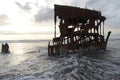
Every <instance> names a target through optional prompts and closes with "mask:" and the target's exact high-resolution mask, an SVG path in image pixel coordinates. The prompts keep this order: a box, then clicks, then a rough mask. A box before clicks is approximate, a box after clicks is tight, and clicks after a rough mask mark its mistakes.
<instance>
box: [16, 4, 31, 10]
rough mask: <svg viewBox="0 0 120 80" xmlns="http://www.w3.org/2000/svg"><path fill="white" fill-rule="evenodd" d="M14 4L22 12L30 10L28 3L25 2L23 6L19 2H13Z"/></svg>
mask: <svg viewBox="0 0 120 80" xmlns="http://www.w3.org/2000/svg"><path fill="white" fill-rule="evenodd" d="M15 4H16V5H17V6H18V7H19V8H20V9H21V10H23V11H26V12H29V11H30V10H31V7H30V4H31V3H30V2H26V3H25V4H24V5H22V4H21V3H19V2H15Z"/></svg>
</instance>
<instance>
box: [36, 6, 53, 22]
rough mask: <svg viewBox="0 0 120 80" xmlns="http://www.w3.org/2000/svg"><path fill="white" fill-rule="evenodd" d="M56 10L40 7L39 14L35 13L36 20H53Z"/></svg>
mask: <svg viewBox="0 0 120 80" xmlns="http://www.w3.org/2000/svg"><path fill="white" fill-rule="evenodd" d="M53 12H54V10H53V9H51V8H49V7H45V8H43V9H40V10H39V11H38V13H37V14H35V15H34V18H35V21H36V22H43V21H50V20H53V19H54V18H53V15H54V13H53Z"/></svg>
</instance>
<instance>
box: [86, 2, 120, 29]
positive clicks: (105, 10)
mask: <svg viewBox="0 0 120 80" xmlns="http://www.w3.org/2000/svg"><path fill="white" fill-rule="evenodd" d="M86 5H87V6H88V7H89V8H95V9H96V10H100V11H101V12H102V14H103V15H104V16H105V17H106V18H107V20H106V21H107V22H106V24H107V26H109V27H110V28H120V27H119V23H120V1H118V0H89V1H88V2H87V3H86Z"/></svg>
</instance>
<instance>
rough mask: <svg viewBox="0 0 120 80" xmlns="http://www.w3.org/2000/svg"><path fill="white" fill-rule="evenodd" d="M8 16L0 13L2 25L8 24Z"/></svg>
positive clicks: (0, 24)
mask: <svg viewBox="0 0 120 80" xmlns="http://www.w3.org/2000/svg"><path fill="white" fill-rule="evenodd" d="M7 21H8V16H7V15H5V14H1V15H0V26H3V25H7V24H8V23H7Z"/></svg>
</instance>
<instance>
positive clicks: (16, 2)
mask: <svg viewBox="0 0 120 80" xmlns="http://www.w3.org/2000/svg"><path fill="white" fill-rule="evenodd" d="M114 3H115V4H114ZM54 4H60V5H70V6H76V7H82V8H85V7H87V8H89V9H93V8H94V9H96V10H100V11H101V12H102V14H103V16H105V17H106V18H107V20H106V23H105V26H106V29H109V30H110V29H112V30H113V32H114V33H119V31H120V27H119V23H120V14H119V13H120V1H118V0H0V34H3V33H5V34H6V33H28V34H31V33H42V34H43V33H54V21H53V19H54V18H53V16H54ZM103 6H104V7H103Z"/></svg>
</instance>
